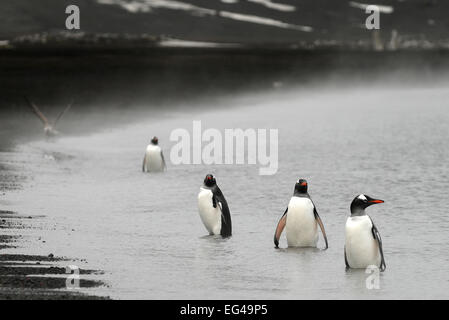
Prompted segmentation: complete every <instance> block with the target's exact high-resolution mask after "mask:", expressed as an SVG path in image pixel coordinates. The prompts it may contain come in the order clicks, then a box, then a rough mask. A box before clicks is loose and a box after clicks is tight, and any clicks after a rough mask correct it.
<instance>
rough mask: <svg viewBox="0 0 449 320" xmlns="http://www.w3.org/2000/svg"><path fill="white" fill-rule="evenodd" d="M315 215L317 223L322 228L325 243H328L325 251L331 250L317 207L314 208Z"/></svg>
mask: <svg viewBox="0 0 449 320" xmlns="http://www.w3.org/2000/svg"><path fill="white" fill-rule="evenodd" d="M313 214H314V215H315V220H316V222H317V223H318V225H319V226H320V229H321V233H322V234H323V237H324V242H325V243H326V248H325V249H324V250H327V249H328V248H329V244H328V242H327V235H326V230H325V229H324V224H323V221H321V218H320V215H319V214H318V211H316V207H315V205H314V206H313Z"/></svg>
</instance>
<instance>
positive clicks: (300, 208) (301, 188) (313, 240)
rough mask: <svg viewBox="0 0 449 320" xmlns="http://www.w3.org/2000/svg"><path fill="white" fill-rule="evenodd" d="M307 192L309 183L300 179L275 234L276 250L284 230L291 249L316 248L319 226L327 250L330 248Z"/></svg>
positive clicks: (321, 223)
mask: <svg viewBox="0 0 449 320" xmlns="http://www.w3.org/2000/svg"><path fill="white" fill-rule="evenodd" d="M307 190H308V184H307V181H306V180H304V179H299V180H298V181H297V182H296V184H295V189H294V192H293V197H292V198H291V199H290V202H289V204H288V207H287V209H286V210H285V212H284V214H283V216H282V217H281V219H280V220H279V222H278V225H277V227H276V231H275V233H274V244H275V246H276V248H278V247H279V239H280V237H281V234H282V231H283V230H284V228H285V229H286V236H287V244H288V246H289V247H316V246H317V244H318V226H319V227H320V228H321V232H322V233H323V237H324V241H325V244H326V248H325V249H327V248H328V247H329V246H328V242H327V236H326V231H325V230H324V225H323V222H322V221H321V218H320V216H319V215H318V211H317V209H316V207H315V205H314V203H313V201H312V199H311V198H310V196H309V194H308V192H307Z"/></svg>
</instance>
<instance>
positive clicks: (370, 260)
mask: <svg viewBox="0 0 449 320" xmlns="http://www.w3.org/2000/svg"><path fill="white" fill-rule="evenodd" d="M379 203H384V201H383V200H379V199H373V198H371V197H369V196H367V195H364V194H361V195H358V196H357V197H355V198H354V200H353V201H352V203H351V216H350V217H349V218H348V219H347V221H346V230H345V249H344V254H345V264H346V269H349V268H356V269H357V268H367V267H368V266H370V265H375V266H377V267H379V269H380V271H385V269H386V267H387V266H386V264H385V259H384V253H383V248H382V238H381V237H380V233H379V230H377V228H376V226H375V225H374V222H373V220H372V219H371V217H370V216H369V215H367V214H366V213H365V209H366V208H367V207H369V206H371V205H373V204H379Z"/></svg>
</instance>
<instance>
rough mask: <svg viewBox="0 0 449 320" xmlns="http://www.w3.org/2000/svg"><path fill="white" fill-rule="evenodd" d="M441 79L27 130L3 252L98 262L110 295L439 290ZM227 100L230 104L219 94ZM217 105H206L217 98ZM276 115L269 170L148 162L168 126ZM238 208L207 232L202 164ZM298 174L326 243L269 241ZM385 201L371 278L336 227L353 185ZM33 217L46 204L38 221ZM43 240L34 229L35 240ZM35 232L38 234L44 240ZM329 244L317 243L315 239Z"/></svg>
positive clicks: (443, 278) (444, 122) (446, 221)
mask: <svg viewBox="0 0 449 320" xmlns="http://www.w3.org/2000/svg"><path fill="white" fill-rule="evenodd" d="M447 101H449V89H447V87H442V88H434V89H413V90H406V89H387V90H381V89H370V90H364V89H362V88H353V89H347V90H343V91H339V92H337V91H335V92H331V91H328V90H327V91H324V92H320V91H315V92H310V93H304V92H299V91H298V92H295V91H292V92H289V93H286V94H282V95H281V94H273V95H271V94H263V93H261V94H258V95H253V96H251V97H240V98H239V97H237V98H233V99H224V100H223V101H222V103H221V105H214V106H205V109H204V110H203V111H195V113H194V114H192V113H188V112H186V113H180V112H176V113H171V112H170V110H167V114H166V116H165V117H163V118H161V119H157V118H152V117H151V116H148V118H147V119H142V121H140V122H139V123H128V124H127V125H126V126H120V127H114V124H112V125H111V129H108V130H104V131H102V132H97V133H95V134H92V135H83V136H70V137H62V138H60V139H58V140H56V141H54V142H47V141H44V140H42V141H36V142H31V143H28V144H21V145H17V146H16V147H14V148H13V149H9V150H8V151H4V152H2V153H0V163H2V165H4V166H8V167H9V168H14V170H17V172H19V174H20V176H22V177H23V178H24V180H23V181H22V182H21V188H19V189H17V190H10V191H7V192H6V193H5V194H4V195H2V196H1V197H0V206H1V207H0V209H2V210H12V211H16V212H18V213H20V214H24V215H27V216H28V215H31V216H38V217H37V218H36V219H32V220H29V221H25V222H24V223H25V224H27V225H28V226H31V228H30V229H27V228H25V229H21V230H7V231H5V232H9V233H20V234H22V235H23V239H22V240H21V241H22V243H20V246H21V247H20V248H18V249H8V250H3V252H8V253H31V254H48V253H50V252H51V253H54V254H55V255H56V256H66V257H71V258H73V257H76V258H79V259H86V261H82V260H78V262H77V263H79V266H80V267H82V268H86V267H88V268H94V269H95V268H96V269H101V270H104V271H105V275H101V276H99V278H100V279H101V280H104V281H105V282H106V283H107V284H108V285H109V286H108V287H101V288H95V289H88V290H86V292H88V293H91V294H104V295H108V296H111V297H112V298H120V299H127V298H154V299H159V298H167V299H172V298H173V299H174V298H193V299H215V298H222V299H228V298H235V299H257V298H258V299H301V298H306V299H307V298H336V299H343V298H360V299H365V298H393V299H395V298H446V299H447V298H449V294H448V290H449V276H448V271H449V243H448V242H449V241H448V239H449V238H448V230H449V212H448V202H447V199H448V196H447V195H448V185H449V182H448V178H449V176H448V173H449V161H448V159H449V143H448V137H449V126H448V123H449V113H448V110H447ZM231 105H232V109H229V106H231ZM212 107H213V108H212ZM192 120H202V125H203V128H218V129H220V130H223V129H224V128H243V129H246V128H278V129H279V170H278V172H277V174H276V175H273V176H259V175H258V166H253V165H235V166H224V165H223V166H221V165H211V166H206V165H179V166H174V165H171V164H170V163H168V171H167V172H166V173H163V174H154V175H148V174H142V172H141V171H140V169H141V162H142V158H143V152H144V150H145V146H146V144H147V142H148V140H149V138H150V137H151V136H153V135H157V136H159V140H160V143H161V145H162V146H163V148H164V151H165V155H166V158H167V159H168V158H169V154H170V147H171V146H173V145H174V142H170V141H169V136H170V132H171V131H172V130H173V129H175V128H185V129H187V130H189V131H191V130H192ZM209 172H211V173H213V174H215V175H216V177H217V181H218V184H219V186H220V187H221V189H222V191H223V193H224V194H225V196H226V198H227V200H228V203H229V206H230V209H231V214H232V219H233V229H234V230H233V231H234V235H233V237H232V238H230V239H227V240H222V239H217V238H214V237H210V236H207V234H206V231H205V228H204V227H203V225H202V223H201V221H200V218H199V216H198V212H197V202H196V201H197V200H196V197H197V193H198V191H199V187H200V185H201V183H202V180H203V178H204V175H205V174H206V173H209ZM300 177H305V178H307V179H308V180H309V185H310V186H309V191H310V194H311V196H312V198H313V200H314V202H315V203H316V205H317V207H318V210H319V212H320V215H321V217H322V219H323V222H324V224H325V226H326V229H327V234H328V237H329V243H330V248H329V250H327V251H321V250H319V249H285V247H286V240H285V238H284V237H283V238H282V240H281V247H283V249H280V250H275V249H274V248H273V242H272V239H273V232H274V228H275V226H276V223H277V221H278V219H279V217H280V216H281V215H282V213H283V212H284V210H285V207H286V205H287V204H288V201H289V199H290V197H291V195H292V192H293V186H294V183H295V181H296V180H297V179H298V178H300ZM359 193H366V194H368V195H371V196H373V197H378V198H380V199H384V200H385V204H383V205H379V206H375V207H371V208H369V209H368V213H369V214H370V215H371V217H372V218H373V220H374V221H375V223H376V224H377V226H378V228H379V230H380V232H381V234H382V237H383V241H384V250H385V257H386V262H387V270H386V272H385V273H383V274H382V275H381V278H380V289H379V290H368V289H366V286H365V280H366V278H367V276H368V275H367V274H365V273H364V271H352V272H345V264H344V259H343V245H344V224H345V220H346V218H347V216H348V214H349V205H350V202H351V201H352V199H353V198H354V196H355V195H357V194H359ZM39 216H44V217H42V218H39ZM39 237H41V238H42V239H41V240H39ZM42 240H44V241H45V243H44V242H42ZM322 245H323V243H322V241H321V240H320V246H322Z"/></svg>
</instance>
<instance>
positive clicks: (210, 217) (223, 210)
mask: <svg viewBox="0 0 449 320" xmlns="http://www.w3.org/2000/svg"><path fill="white" fill-rule="evenodd" d="M198 211H199V214H200V217H201V221H203V223H204V226H205V227H206V229H207V231H209V234H210V235H221V236H222V237H224V238H225V237H230V236H231V235H232V223H231V213H230V212H229V207H228V203H227V202H226V199H225V197H224V195H223V193H222V192H221V190H220V188H219V187H218V186H217V181H216V180H215V178H214V176H213V175H211V174H208V175H207V176H206V178H204V184H203V186H202V187H201V188H200V192H199V194H198Z"/></svg>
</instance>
